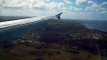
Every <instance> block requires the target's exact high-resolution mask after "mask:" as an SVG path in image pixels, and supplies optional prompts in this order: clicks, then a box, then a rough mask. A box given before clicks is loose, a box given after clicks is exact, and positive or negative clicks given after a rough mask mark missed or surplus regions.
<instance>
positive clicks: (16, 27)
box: [0, 13, 62, 41]
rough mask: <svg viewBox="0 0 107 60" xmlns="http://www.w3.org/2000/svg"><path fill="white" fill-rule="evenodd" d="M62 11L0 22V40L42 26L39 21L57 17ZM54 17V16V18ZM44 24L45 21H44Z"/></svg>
mask: <svg viewBox="0 0 107 60" xmlns="http://www.w3.org/2000/svg"><path fill="white" fill-rule="evenodd" d="M61 14H62V13H59V14H57V15H53V16H42V17H34V18H27V19H19V20H12V21H5V22H0V41H6V40H10V39H13V38H16V37H17V36H20V35H22V34H24V32H25V31H26V32H29V31H32V30H33V29H35V28H38V27H41V26H44V25H43V24H42V23H41V21H46V20H48V19H58V20H60V19H59V18H60V16H61ZM54 17H55V18H54ZM44 24H46V23H44Z"/></svg>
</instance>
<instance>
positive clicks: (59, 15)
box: [56, 12, 63, 20]
mask: <svg viewBox="0 0 107 60" xmlns="http://www.w3.org/2000/svg"><path fill="white" fill-rule="evenodd" d="M62 13H63V12H61V13H59V14H57V15H56V18H58V20H61V15H62Z"/></svg>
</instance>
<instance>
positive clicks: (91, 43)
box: [0, 20, 107, 60]
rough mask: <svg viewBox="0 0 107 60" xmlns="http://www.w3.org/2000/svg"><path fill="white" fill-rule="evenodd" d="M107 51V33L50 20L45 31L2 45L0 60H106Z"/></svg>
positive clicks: (35, 32) (41, 30)
mask: <svg viewBox="0 0 107 60" xmlns="http://www.w3.org/2000/svg"><path fill="white" fill-rule="evenodd" d="M103 51H104V52H103ZM106 51H107V33H106V32H102V31H98V30H90V29H88V28H86V27H85V26H83V25H81V24H79V23H78V24H76V23H72V22H63V21H54V20H51V21H49V23H48V24H47V25H46V26H44V27H42V28H39V29H37V30H34V31H32V32H30V33H26V34H23V35H20V36H19V37H17V38H15V39H13V40H9V41H6V42H4V43H2V44H0V60H107V55H106V53H107V52H106ZM102 52H103V53H104V54H102Z"/></svg>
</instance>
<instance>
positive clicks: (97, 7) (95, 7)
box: [85, 1, 107, 13]
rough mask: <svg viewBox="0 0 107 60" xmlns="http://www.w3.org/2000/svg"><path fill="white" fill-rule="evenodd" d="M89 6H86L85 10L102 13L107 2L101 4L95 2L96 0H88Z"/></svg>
mask: <svg viewBox="0 0 107 60" xmlns="http://www.w3.org/2000/svg"><path fill="white" fill-rule="evenodd" d="M88 4H89V6H87V7H86V9H85V11H87V12H99V13H102V12H103V11H106V8H105V7H103V6H104V5H106V4H107V2H102V3H100V4H98V3H96V2H94V1H88Z"/></svg>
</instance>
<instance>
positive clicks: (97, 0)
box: [0, 0, 107, 20]
mask: <svg viewBox="0 0 107 60" xmlns="http://www.w3.org/2000/svg"><path fill="white" fill-rule="evenodd" d="M61 11H63V12H64V14H63V18H66V19H84V20H87V19H88V20H107V17H106V16H107V0H0V16H44V15H53V14H57V13H59V12H61Z"/></svg>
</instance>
